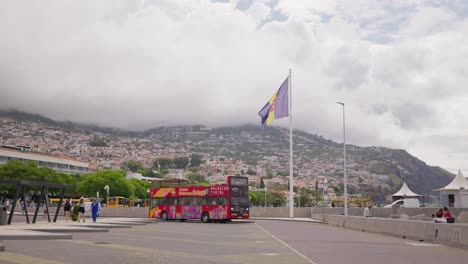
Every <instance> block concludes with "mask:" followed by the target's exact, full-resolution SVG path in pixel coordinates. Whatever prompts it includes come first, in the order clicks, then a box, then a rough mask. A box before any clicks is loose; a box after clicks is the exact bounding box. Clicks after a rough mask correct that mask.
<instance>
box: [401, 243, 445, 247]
mask: <svg viewBox="0 0 468 264" xmlns="http://www.w3.org/2000/svg"><path fill="white" fill-rule="evenodd" d="M406 244H407V245H410V246H415V247H440V246H441V245H438V244H430V243H421V242H419V243H418V242H416V243H406Z"/></svg>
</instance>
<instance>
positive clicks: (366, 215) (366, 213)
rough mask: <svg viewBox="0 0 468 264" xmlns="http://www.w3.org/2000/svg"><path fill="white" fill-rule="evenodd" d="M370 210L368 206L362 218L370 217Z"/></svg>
mask: <svg viewBox="0 0 468 264" xmlns="http://www.w3.org/2000/svg"><path fill="white" fill-rule="evenodd" d="M371 208H372V206H370V205H369V206H368V207H366V209H364V216H365V217H372V213H371V212H370V209H371Z"/></svg>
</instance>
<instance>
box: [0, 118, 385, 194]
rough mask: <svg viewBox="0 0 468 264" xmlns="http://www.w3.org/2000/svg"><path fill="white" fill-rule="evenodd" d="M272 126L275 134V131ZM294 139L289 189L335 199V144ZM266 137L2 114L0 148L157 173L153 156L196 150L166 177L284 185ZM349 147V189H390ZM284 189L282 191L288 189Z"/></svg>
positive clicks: (284, 165) (274, 148) (338, 174)
mask: <svg viewBox="0 0 468 264" xmlns="http://www.w3.org/2000/svg"><path fill="white" fill-rule="evenodd" d="M278 131H279V132H281V130H280V129H278ZM297 137H298V140H297V141H296V142H297V143H296V144H297V146H296V150H295V163H296V164H295V170H294V176H295V182H294V186H296V187H298V188H307V189H310V190H317V191H320V192H322V193H323V196H324V197H323V198H324V199H325V200H330V201H331V200H334V199H337V196H339V195H341V193H337V191H338V192H340V190H341V189H340V186H342V185H343V177H342V173H343V171H342V166H343V163H342V157H341V156H340V155H342V154H341V153H340V151H341V149H340V145H339V144H336V143H335V144H334V145H333V144H332V145H331V146H329V145H325V144H322V146H321V148H322V150H320V151H318V149H319V147H317V145H320V142H313V143H315V144H314V147H313V148H312V149H310V148H309V146H308V145H307V143H308V141H311V139H310V138H307V137H306V136H304V135H297ZM269 140H271V136H270V135H267V136H265V135H258V134H255V133H248V132H245V131H244V132H240V133H237V132H235V131H233V132H229V131H228V130H227V132H224V133H220V132H219V130H218V131H216V133H215V131H214V129H212V128H207V127H202V126H196V127H173V128H164V129H158V130H157V131H152V132H151V133H148V134H146V135H137V136H132V135H131V134H126V133H120V134H119V133H105V132H100V131H96V130H92V129H83V128H73V129H64V128H62V127H59V126H56V125H49V124H45V123H43V122H40V121H37V122H35V121H18V120H15V119H14V118H11V117H0V145H13V146H15V145H16V146H18V145H21V146H29V147H30V148H31V151H32V152H38V153H47V154H51V155H57V156H60V155H64V156H68V157H71V158H74V159H76V160H78V161H82V162H87V163H88V164H89V171H99V170H103V169H114V170H117V169H121V168H122V167H123V164H124V163H125V162H128V161H133V162H138V163H141V164H142V165H143V166H144V167H146V168H151V169H153V170H155V171H157V170H158V168H157V167H156V166H155V160H156V159H159V158H175V157H189V156H190V155H191V154H194V153H196V154H198V155H201V156H202V160H203V161H204V162H203V163H202V164H201V165H200V166H198V168H197V170H196V171H189V170H188V169H187V168H182V169H170V170H168V173H167V175H165V176H166V177H177V178H184V177H187V175H188V174H189V173H197V174H200V175H202V176H204V177H205V178H206V179H207V180H208V181H209V182H211V183H218V182H222V181H224V180H225V178H226V176H228V175H246V176H248V177H249V181H250V186H251V188H252V189H254V190H255V189H258V188H260V187H263V186H264V188H266V189H269V188H270V189H273V186H275V185H283V186H287V184H288V177H287V176H288V173H287V171H288V153H287V151H288V150H287V149H286V148H284V149H282V148H281V145H280V144H279V145H270V144H268V141H269ZM96 142H98V143H99V142H100V143H101V144H96ZM245 145H247V146H250V149H251V150H250V151H249V148H248V147H247V148H246V147H245ZM349 148H350V153H351V155H350V156H349V157H348V164H347V173H348V177H349V178H348V188H349V190H350V193H352V194H355V195H362V196H370V194H369V192H366V191H368V190H380V192H381V193H383V192H385V190H386V192H387V193H389V192H391V191H393V189H392V190H391V185H392V182H391V180H390V179H389V176H388V175H385V174H378V173H372V172H369V170H368V169H367V168H365V167H363V166H361V165H360V164H359V163H358V162H357V161H356V160H355V158H354V157H353V156H352V153H353V146H349ZM323 149H325V151H323ZM375 149H377V148H375ZM355 151H357V150H355ZM308 152H310V153H319V154H318V155H317V156H316V157H313V158H310V156H311V155H306V154H307V153H308ZM324 157H325V158H324ZM262 180H263V183H262ZM261 185H262V186H261ZM284 192H286V193H287V188H285V190H284Z"/></svg>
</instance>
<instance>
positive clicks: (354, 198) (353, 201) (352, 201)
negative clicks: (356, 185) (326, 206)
mask: <svg viewBox="0 0 468 264" xmlns="http://www.w3.org/2000/svg"><path fill="white" fill-rule="evenodd" d="M333 204H334V205H335V206H336V207H343V206H344V197H343V196H340V197H338V200H333ZM369 205H372V202H371V199H370V198H368V197H362V196H360V195H352V194H350V195H348V206H349V207H367V206H369Z"/></svg>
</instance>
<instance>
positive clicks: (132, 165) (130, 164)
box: [122, 160, 143, 172]
mask: <svg viewBox="0 0 468 264" xmlns="http://www.w3.org/2000/svg"><path fill="white" fill-rule="evenodd" d="M122 168H124V169H128V170H129V171H131V172H137V171H139V170H142V169H143V164H141V163H139V162H136V161H132V160H129V161H126V162H123V163H122Z"/></svg>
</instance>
